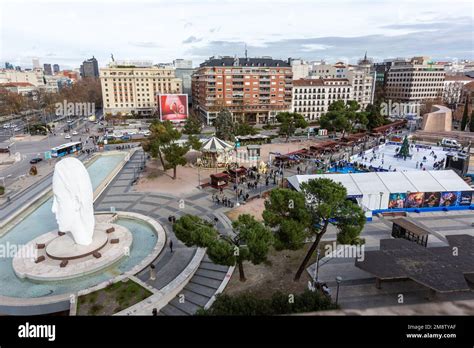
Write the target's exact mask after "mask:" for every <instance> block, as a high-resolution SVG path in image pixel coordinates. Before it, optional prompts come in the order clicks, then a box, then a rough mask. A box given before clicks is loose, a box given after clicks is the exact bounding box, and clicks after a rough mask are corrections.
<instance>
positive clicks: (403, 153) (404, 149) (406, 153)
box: [396, 135, 410, 159]
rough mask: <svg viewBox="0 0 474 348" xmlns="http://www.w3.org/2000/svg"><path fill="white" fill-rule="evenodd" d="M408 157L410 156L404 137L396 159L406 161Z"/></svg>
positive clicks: (408, 146) (406, 139) (406, 140)
mask: <svg viewBox="0 0 474 348" xmlns="http://www.w3.org/2000/svg"><path fill="white" fill-rule="evenodd" d="M409 156H410V144H409V143H408V138H407V136H406V135H405V138H404V139H403V143H402V146H401V147H400V150H398V153H397V154H396V157H400V158H403V159H406V158H407V157H409Z"/></svg>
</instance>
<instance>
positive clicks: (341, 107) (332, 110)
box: [319, 100, 369, 138]
mask: <svg viewBox="0 0 474 348" xmlns="http://www.w3.org/2000/svg"><path fill="white" fill-rule="evenodd" d="M359 109H360V105H359V103H357V102H356V101H355V100H350V101H348V102H347V104H345V103H344V101H343V100H337V101H335V102H333V103H332V104H331V105H329V107H328V112H326V113H325V114H324V115H322V116H321V118H320V119H319V124H320V125H321V127H322V128H325V129H327V130H328V131H334V132H342V137H343V138H344V135H345V133H346V132H352V131H353V130H355V129H361V128H365V127H366V125H367V124H368V122H369V120H368V118H367V113H366V112H363V111H359Z"/></svg>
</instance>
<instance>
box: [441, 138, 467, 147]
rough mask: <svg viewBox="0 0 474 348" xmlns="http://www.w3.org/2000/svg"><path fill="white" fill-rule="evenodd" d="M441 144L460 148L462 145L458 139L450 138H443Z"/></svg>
mask: <svg viewBox="0 0 474 348" xmlns="http://www.w3.org/2000/svg"><path fill="white" fill-rule="evenodd" d="M441 146H443V147H449V148H454V149H460V148H461V147H462V146H461V144H459V143H458V142H457V141H456V140H454V139H448V138H444V139H443V140H441Z"/></svg>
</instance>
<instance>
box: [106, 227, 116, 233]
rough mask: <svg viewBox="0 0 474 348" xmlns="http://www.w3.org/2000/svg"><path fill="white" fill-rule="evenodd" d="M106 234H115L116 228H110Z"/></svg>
mask: <svg viewBox="0 0 474 348" xmlns="http://www.w3.org/2000/svg"><path fill="white" fill-rule="evenodd" d="M105 232H107V233H112V232H115V228H114V227H110V228H108V229H106V230H105Z"/></svg>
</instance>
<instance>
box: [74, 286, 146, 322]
mask: <svg viewBox="0 0 474 348" xmlns="http://www.w3.org/2000/svg"><path fill="white" fill-rule="evenodd" d="M151 294H152V293H151V292H150V291H148V290H147V289H145V288H143V287H142V286H140V285H138V284H137V283H135V282H134V281H131V280H127V281H126V282H117V283H115V284H112V285H110V286H108V287H106V288H105V289H102V290H98V291H95V292H92V293H90V294H87V295H84V296H80V297H79V300H78V301H79V302H78V304H77V315H112V314H115V313H117V312H120V311H122V310H124V309H125V308H128V307H130V306H133V305H134V304H136V303H138V302H140V301H143V300H144V299H146V298H147V297H149V296H151Z"/></svg>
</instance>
